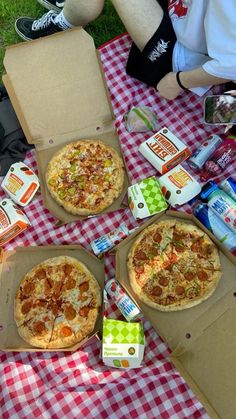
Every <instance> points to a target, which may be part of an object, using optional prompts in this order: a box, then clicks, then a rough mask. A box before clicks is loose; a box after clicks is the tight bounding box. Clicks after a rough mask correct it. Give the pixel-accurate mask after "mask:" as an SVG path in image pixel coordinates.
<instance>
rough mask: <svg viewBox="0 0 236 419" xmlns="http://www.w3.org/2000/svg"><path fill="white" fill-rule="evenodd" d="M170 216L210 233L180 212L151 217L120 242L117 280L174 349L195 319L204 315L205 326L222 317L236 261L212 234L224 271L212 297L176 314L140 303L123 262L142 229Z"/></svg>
mask: <svg viewBox="0 0 236 419" xmlns="http://www.w3.org/2000/svg"><path fill="white" fill-rule="evenodd" d="M170 217H174V218H180V219H181V220H184V221H185V222H189V223H195V224H197V225H198V226H200V227H201V228H202V229H203V230H204V231H205V232H206V233H207V234H208V230H206V229H205V228H204V226H202V225H201V223H199V222H197V220H196V219H195V217H193V216H191V215H187V214H185V213H182V212H177V211H166V212H165V213H162V214H158V215H156V216H154V217H152V218H151V219H150V220H148V221H147V222H146V223H144V224H143V225H142V226H141V227H140V228H139V229H138V230H136V231H135V232H134V233H133V234H131V235H130V236H129V237H128V238H126V239H125V240H124V241H123V242H122V243H120V244H119V245H118V246H117V247H116V278H117V280H118V281H119V282H120V283H121V285H122V286H123V287H124V289H125V290H126V292H127V293H128V294H130V296H131V297H132V298H133V299H134V301H135V302H136V304H137V305H138V306H139V307H140V309H141V311H142V312H143V314H144V316H145V317H146V318H147V319H148V320H149V321H150V322H151V324H152V326H153V327H154V329H155V330H156V332H157V333H158V334H159V335H160V336H161V337H162V338H163V340H164V341H165V342H166V343H167V344H168V346H169V347H170V348H171V349H175V348H176V347H177V346H178V343H179V342H180V341H181V340H182V338H183V336H185V335H186V334H187V333H188V331H189V327H190V325H191V324H192V323H193V322H194V321H195V320H197V319H199V318H200V317H201V316H204V319H203V323H202V324H203V325H204V322H205V323H208V322H209V321H210V322H214V321H215V320H216V318H217V317H218V316H219V315H221V313H222V311H221V301H222V298H223V297H224V296H225V295H226V294H228V292H229V291H230V290H232V288H233V287H234V285H235V273H236V267H235V258H233V257H232V260H229V258H228V257H227V256H226V255H225V254H224V253H223V252H222V250H221V248H222V246H220V244H219V243H218V241H217V239H215V238H213V237H212V235H210V234H209V235H210V237H211V238H212V239H214V242H215V243H216V244H217V246H218V247H219V250H220V260H221V264H222V271H223V275H222V277H221V280H220V282H219V284H218V286H217V288H216V290H215V292H214V293H213V295H212V296H211V297H210V298H208V299H207V300H206V301H204V302H202V303H201V304H199V305H196V306H195V307H191V308H189V309H185V310H181V311H173V312H162V311H158V310H156V309H154V308H152V307H149V306H147V305H146V304H145V303H143V302H142V301H140V300H139V298H138V297H137V296H136V295H135V293H134V292H133V290H132V288H131V286H130V283H129V277H128V270H127V263H124V261H126V260H127V256H128V253H129V250H130V248H131V246H132V244H133V242H134V240H135V237H136V236H137V235H138V234H139V232H140V231H141V230H142V229H143V228H145V227H147V226H148V225H150V224H152V223H154V222H158V221H159V220H163V219H168V218H170ZM226 254H227V251H226ZM212 306H215V310H214V311H213V312H212V314H211V316H210V314H209V313H210V312H209V310H210V309H211V307H212Z"/></svg>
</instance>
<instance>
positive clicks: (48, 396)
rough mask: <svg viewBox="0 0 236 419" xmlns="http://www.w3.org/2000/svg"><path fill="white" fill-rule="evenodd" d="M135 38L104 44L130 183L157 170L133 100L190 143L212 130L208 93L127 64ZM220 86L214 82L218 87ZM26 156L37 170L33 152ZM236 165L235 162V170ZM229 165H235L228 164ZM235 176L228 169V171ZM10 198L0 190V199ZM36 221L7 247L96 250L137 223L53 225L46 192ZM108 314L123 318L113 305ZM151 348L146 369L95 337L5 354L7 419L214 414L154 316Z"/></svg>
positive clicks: (110, 270) (2, 385)
mask: <svg viewBox="0 0 236 419" xmlns="http://www.w3.org/2000/svg"><path fill="white" fill-rule="evenodd" d="M129 47H130V39H129V37H128V36H127V35H123V36H121V37H118V38H116V39H114V40H112V41H111V42H109V43H107V44H105V45H103V46H102V47H101V48H100V52H101V59H102V63H103V66H104V71H105V76H106V81H107V85H108V88H109V91H110V95H111V100H112V105H113V109H114V113H115V117H116V127H117V131H118V134H119V137H120V141H121V146H122V150H123V154H124V157H125V160H126V164H127V167H128V171H129V174H130V178H131V181H132V182H136V181H138V180H139V179H141V178H145V177H148V176H151V175H156V171H155V169H153V167H152V166H151V165H150V164H149V163H148V162H147V161H146V160H145V159H144V158H143V157H142V156H141V155H140V154H139V153H138V151H137V150H138V146H139V144H140V143H141V142H142V141H143V140H144V139H146V138H148V137H149V136H150V133H145V134H129V133H128V132H127V131H126V129H125V127H124V120H123V115H124V113H125V112H126V111H127V110H128V109H129V108H130V107H131V106H135V105H141V104H142V105H146V106H150V107H152V109H153V110H154V111H155V112H156V113H157V115H158V119H159V123H160V127H163V126H167V127H168V128H169V129H170V130H171V131H173V132H174V133H175V134H176V135H177V136H178V137H180V138H181V139H182V140H183V141H184V142H186V143H187V144H188V145H189V146H190V147H191V149H192V150H194V149H195V147H197V146H198V144H199V142H200V141H201V140H203V139H205V138H206V137H207V136H208V135H209V134H211V133H212V132H216V133H217V132H218V133H222V132H223V129H222V128H221V129H214V130H213V129H212V128H211V127H210V126H206V125H204V123H203V111H202V103H203V100H202V98H199V97H197V96H196V95H194V94H192V93H190V92H188V93H186V92H184V94H183V95H182V96H181V97H179V98H177V99H176V100H175V101H166V100H165V99H162V98H160V97H159V96H158V94H157V93H155V91H154V89H153V88H147V87H146V86H145V85H143V84H142V83H139V82H138V81H135V80H133V79H131V78H130V77H128V76H126V74H125V71H124V66H125V62H126V59H127V54H128V50H129ZM218 91H219V89H218V88H215V89H214V92H218ZM25 163H26V164H27V165H29V166H31V167H32V168H33V169H34V170H35V171H37V167H36V162H35V154H34V151H31V152H29V153H28V154H27V158H26V160H25ZM235 169H236V165H234V166H231V170H232V172H233V171H235ZM229 170H230V168H229ZM227 175H230V171H228V172H227V173H225V176H227ZM3 197H4V193H3V191H0V199H2V198H3ZM25 210H26V213H27V216H28V217H29V219H30V221H31V224H32V226H31V227H30V228H29V229H28V230H27V231H25V232H23V233H22V234H21V235H19V236H18V237H17V238H15V240H14V241H12V242H10V243H8V244H7V245H6V246H5V249H6V250H9V249H13V248H15V247H17V246H22V245H24V246H30V245H38V246H39V245H48V244H70V243H76V244H81V245H83V246H85V247H86V248H88V249H90V246H89V243H90V242H91V240H93V239H95V238H97V237H99V236H100V235H101V234H104V233H106V232H108V231H110V230H112V229H114V228H115V227H118V226H119V224H120V222H121V221H123V222H126V223H127V225H128V227H129V228H132V227H134V226H136V225H137V222H136V221H135V220H134V219H133V217H132V215H131V213H130V211H129V209H122V210H119V211H117V212H114V213H111V214H109V215H104V216H99V217H95V218H91V219H89V220H86V221H82V222H77V223H73V224H68V225H66V226H62V227H59V228H58V227H55V219H54V217H53V216H52V215H51V214H50V213H49V211H48V210H46V209H45V208H44V207H43V203H42V198H41V195H40V194H38V195H37V197H36V198H35V199H34V200H33V202H31V203H30V204H29V205H28V206H27V208H26V209H25ZM105 269H106V276H107V278H110V277H112V276H113V275H114V274H115V266H114V258H113V257H112V256H109V257H106V259H105ZM110 315H112V317H115V318H118V317H119V312H118V310H117V309H116V308H115V306H114V304H113V305H111V306H110ZM144 328H145V335H146V350H145V357H144V362H143V366H142V368H139V369H132V370H127V371H126V370H118V369H115V368H114V369H111V368H108V367H106V366H104V365H103V363H102V361H101V358H100V350H101V344H100V342H98V341H97V340H96V339H93V340H92V341H91V342H90V343H87V344H86V345H85V346H84V347H83V348H82V349H80V350H78V351H76V352H74V353H70V352H69V353H56V352H54V353H45V354H43V353H39V352H38V353H37V352H36V353H27V352H26V353H3V352H1V353H0V360H1V365H0V406H1V407H0V416H1V418H4V419H6V418H11V419H15V418H22V419H23V418H33V417H39V418H43V419H48V418H50V419H56V418H64V417H65V418H69V419H72V418H80V417H82V416H85V417H87V418H97V417H99V418H100V417H101V418H108V417H109V418H110V419H116V418H124V417H126V418H136V417H137V418H140V419H144V418H148V419H151V418H162V419H167V418H171V419H181V418H187V417H190V418H195V419H197V418H204V419H206V418H208V415H207V414H206V412H205V410H204V408H203V407H202V405H201V403H200V402H199V401H198V400H197V399H196V398H195V396H194V394H193V393H192V391H191V390H190V389H189V387H188V385H187V384H186V383H185V382H184V380H183V378H182V377H181V376H180V374H179V373H178V371H177V370H176V369H175V368H174V366H173V365H172V364H171V363H170V362H169V359H168V356H169V353H170V352H169V350H168V348H167V346H166V345H165V344H164V343H163V342H162V340H161V339H160V338H159V337H158V336H157V334H156V332H155V331H154V330H153V328H152V327H151V325H150V324H149V322H148V321H144Z"/></svg>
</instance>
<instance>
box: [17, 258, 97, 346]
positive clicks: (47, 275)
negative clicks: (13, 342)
mask: <svg viewBox="0 0 236 419" xmlns="http://www.w3.org/2000/svg"><path fill="white" fill-rule="evenodd" d="M100 306H101V290H100V287H99V285H98V283H97V280H96V278H95V277H94V276H93V274H92V273H91V272H90V271H89V270H88V268H87V267H86V266H85V265H84V264H83V263H81V262H79V261H78V260H77V259H76V258H72V257H68V256H59V257H54V258H50V259H47V260H45V261H43V262H42V263H40V264H38V265H37V266H35V267H33V268H32V269H31V270H30V271H29V272H28V273H27V274H26V275H25V276H24V278H23V279H22V281H21V283H20V287H19V289H18V291H17V293H16V296H15V321H16V324H17V327H18V332H19V334H20V336H21V337H22V338H23V339H24V340H25V341H26V342H28V343H30V344H31V345H33V346H36V347H39V348H65V347H68V346H72V345H74V344H76V343H78V342H80V341H81V340H82V339H84V338H86V337H88V336H89V334H90V333H91V332H92V331H93V329H94V325H95V322H96V319H97V316H98V311H99V307H100Z"/></svg>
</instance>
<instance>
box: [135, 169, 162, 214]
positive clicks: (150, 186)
mask: <svg viewBox="0 0 236 419" xmlns="http://www.w3.org/2000/svg"><path fill="white" fill-rule="evenodd" d="M128 203H129V207H130V209H131V211H132V214H133V216H134V218H146V217H150V216H151V215H154V214H157V213H158V212H161V211H164V210H166V209H167V208H168V204H167V202H166V200H165V198H164V197H163V195H162V192H161V189H160V186H159V183H158V180H157V178H156V177H155V176H152V177H149V178H147V179H143V180H141V181H140V182H138V183H136V184H135V185H132V186H130V187H129V188H128Z"/></svg>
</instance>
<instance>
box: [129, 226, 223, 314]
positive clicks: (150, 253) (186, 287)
mask: <svg viewBox="0 0 236 419" xmlns="http://www.w3.org/2000/svg"><path fill="white" fill-rule="evenodd" d="M128 273H129V279H130V284H131V287H132V289H133V291H134V292H135V293H136V295H137V296H138V297H139V299H140V300H141V301H143V302H144V303H146V304H147V305H149V306H150V307H154V308H156V309H158V310H161V311H177V310H183V309H186V308H190V307H193V306H195V305H197V304H200V303H201V302H202V301H204V300H206V299H207V298H209V297H210V296H211V295H212V293H213V292H214V291H215V289H216V287H217V284H218V282H219V280H220V278H221V275H222V273H221V264H220V258H219V253H218V250H217V248H216V246H215V244H214V243H213V242H212V241H211V240H210V238H209V237H208V235H207V234H206V233H204V232H203V231H202V230H201V229H200V228H198V227H196V226H195V225H193V224H187V223H184V222H181V221H177V220H176V219H170V220H169V219H168V220H164V221H160V222H159V223H156V224H152V225H150V226H149V227H147V228H145V229H144V230H143V231H142V232H141V233H140V234H139V236H138V237H137V239H136V240H135V242H134V243H133V245H132V247H131V249H130V252H129V255H128Z"/></svg>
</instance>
